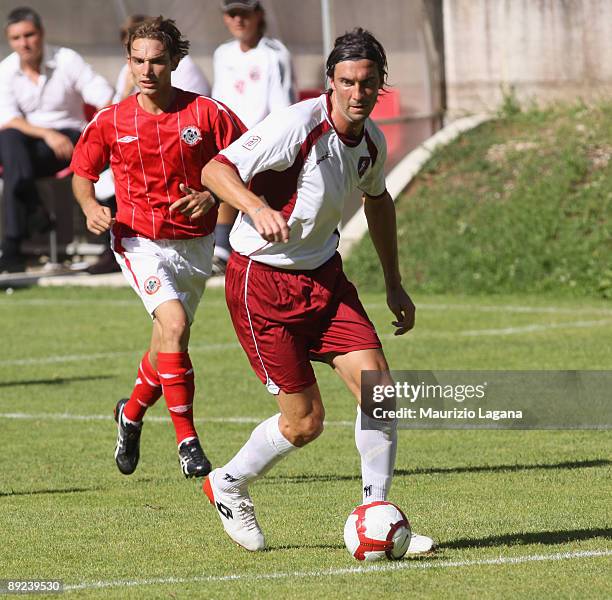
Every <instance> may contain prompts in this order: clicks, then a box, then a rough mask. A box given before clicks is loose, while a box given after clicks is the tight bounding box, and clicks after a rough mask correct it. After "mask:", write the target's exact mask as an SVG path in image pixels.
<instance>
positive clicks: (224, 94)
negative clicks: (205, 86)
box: [212, 36, 295, 127]
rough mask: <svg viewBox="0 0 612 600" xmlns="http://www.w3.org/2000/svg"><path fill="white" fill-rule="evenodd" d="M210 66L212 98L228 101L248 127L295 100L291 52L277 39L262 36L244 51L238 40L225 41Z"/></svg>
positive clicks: (216, 51) (226, 102)
mask: <svg viewBox="0 0 612 600" xmlns="http://www.w3.org/2000/svg"><path fill="white" fill-rule="evenodd" d="M213 67H214V73H215V75H214V83H213V90H212V95H213V98H215V99H217V100H221V102H223V103H224V104H227V105H228V106H229V107H230V108H231V109H232V110H233V111H234V112H235V113H236V114H237V115H238V117H239V118H240V120H241V121H242V122H243V123H244V124H245V125H246V126H247V127H253V125H255V124H256V123H259V121H261V120H262V119H263V118H264V117H265V116H267V115H268V114H269V113H270V112H272V111H273V110H275V109H277V108H284V107H286V106H289V105H290V104H292V103H293V102H294V101H295V97H294V92H293V79H292V71H291V56H290V54H289V50H287V48H286V47H285V46H284V45H283V44H282V43H281V42H279V41H278V40H276V39H272V38H268V37H265V36H264V37H262V38H261V40H259V44H257V46H256V47H255V48H252V49H251V50H247V51H246V52H243V51H242V50H241V49H240V42H238V40H232V41H230V42H226V43H225V44H222V45H221V46H219V47H218V48H217V49H216V50H215V54H214V56H213Z"/></svg>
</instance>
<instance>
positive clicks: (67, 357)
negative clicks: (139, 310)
mask: <svg viewBox="0 0 612 600" xmlns="http://www.w3.org/2000/svg"><path fill="white" fill-rule="evenodd" d="M235 348H240V344H238V342H224V343H221V344H196V345H193V346H190V347H189V352H191V353H196V352H214V351H216V350H229V349H235ZM142 352H143V351H142V349H141V350H124V351H120V352H97V353H94V354H63V355H59V356H44V357H40V358H11V359H8V360H0V367H8V366H28V365H49V364H56V363H64V362H81V361H88V360H106V359H109V358H121V357H122V356H142Z"/></svg>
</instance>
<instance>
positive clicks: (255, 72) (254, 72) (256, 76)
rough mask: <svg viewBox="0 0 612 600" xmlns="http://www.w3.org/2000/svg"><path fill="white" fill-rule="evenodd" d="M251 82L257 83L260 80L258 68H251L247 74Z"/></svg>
mask: <svg viewBox="0 0 612 600" xmlns="http://www.w3.org/2000/svg"><path fill="white" fill-rule="evenodd" d="M249 77H250V78H251V81H259V80H260V79H261V71H260V70H259V68H258V67H253V68H252V69H251V72H250V73H249Z"/></svg>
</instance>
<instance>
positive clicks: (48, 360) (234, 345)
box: [0, 319, 612, 367]
mask: <svg viewBox="0 0 612 600" xmlns="http://www.w3.org/2000/svg"><path fill="white" fill-rule="evenodd" d="M602 325H612V319H600V320H595V321H568V322H565V323H548V324H542V325H540V324H532V325H522V326H520V327H503V328H500V329H464V330H459V331H425V332H423V333H421V332H420V331H419V330H418V329H417V330H415V332H414V333H413V334H412V335H414V336H416V337H418V338H419V339H448V338H453V337H481V336H482V337H484V336H496V335H500V336H501V335H516V334H521V333H534V332H541V331H550V330H553V329H588V328H592V327H601V326H602ZM380 337H381V338H383V339H388V340H393V339H404V338H402V337H401V336H396V335H393V334H392V333H388V334H384V335H381V336H380ZM239 348H240V345H239V344H238V342H224V343H219V344H197V345H193V346H191V347H190V348H189V351H190V352H192V353H198V352H214V351H217V350H237V349H239ZM141 353H142V350H133V351H120V352H98V353H94V354H65V355H60V356H44V357H40V358H35V357H32V358H11V359H7V360H0V367H9V366H31V365H48V364H58V363H60V364H61V363H68V362H85V361H90V360H106V359H109V358H120V357H124V356H135V355H139V354H141Z"/></svg>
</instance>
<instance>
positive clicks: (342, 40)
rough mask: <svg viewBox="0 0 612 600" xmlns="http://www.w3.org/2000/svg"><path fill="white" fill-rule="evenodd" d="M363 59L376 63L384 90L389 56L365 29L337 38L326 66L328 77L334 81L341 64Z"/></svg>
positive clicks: (359, 28) (354, 30) (358, 28)
mask: <svg viewBox="0 0 612 600" xmlns="http://www.w3.org/2000/svg"><path fill="white" fill-rule="evenodd" d="M363 59H368V60H371V61H373V62H374V63H376V66H377V67H378V74H379V75H380V88H381V89H382V88H383V87H384V86H385V85H386V83H387V55H386V53H385V49H384V48H383V47H382V44H381V43H380V42H379V41H378V40H377V39H376V38H375V37H374V36H373V35H372V34H371V33H370V32H369V31H367V30H366V29H363V27H356V28H355V29H353V31H347V32H346V33H345V34H344V35H341V36H340V37H338V38H336V42H335V44H334V48H333V50H332V51H331V52H330V54H329V57H328V58H327V62H326V64H325V68H326V73H327V76H328V77H329V78H330V79H333V77H334V69H335V68H336V65H337V64H338V63H339V62H343V61H345V60H363Z"/></svg>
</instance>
